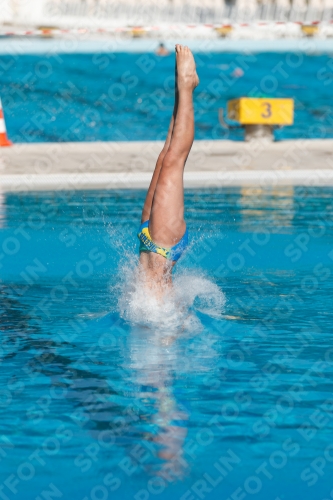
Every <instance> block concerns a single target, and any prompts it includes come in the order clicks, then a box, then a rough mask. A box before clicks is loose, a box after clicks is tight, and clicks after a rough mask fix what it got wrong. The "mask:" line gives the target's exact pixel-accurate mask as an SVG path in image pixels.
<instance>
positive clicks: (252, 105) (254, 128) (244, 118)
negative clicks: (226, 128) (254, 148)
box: [228, 97, 294, 140]
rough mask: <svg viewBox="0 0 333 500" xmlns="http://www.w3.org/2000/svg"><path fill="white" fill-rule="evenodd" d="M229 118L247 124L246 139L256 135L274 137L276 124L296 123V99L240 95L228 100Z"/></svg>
mask: <svg viewBox="0 0 333 500" xmlns="http://www.w3.org/2000/svg"><path fill="white" fill-rule="evenodd" d="M228 118H229V119H230V120H235V121H238V122H239V123H240V124H241V125H244V126H245V132H246V133H245V137H246V140H251V139H253V138H255V137H270V138H271V139H273V126H274V125H280V126H282V125H292V124H293V123H294V101H293V99H279V98H271V97H240V98H239V99H233V100H232V101H229V102H228Z"/></svg>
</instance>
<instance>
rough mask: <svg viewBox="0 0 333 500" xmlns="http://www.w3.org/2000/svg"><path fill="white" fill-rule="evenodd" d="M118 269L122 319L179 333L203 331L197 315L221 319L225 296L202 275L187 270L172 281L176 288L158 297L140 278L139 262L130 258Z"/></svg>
mask: <svg viewBox="0 0 333 500" xmlns="http://www.w3.org/2000/svg"><path fill="white" fill-rule="evenodd" d="M130 262H132V266H130V264H129V261H128V260H127V259H126V262H123V263H122V264H121V265H120V267H119V276H120V279H119V280H118V284H117V285H116V290H115V291H116V293H117V296H118V312H119V314H120V316H121V317H122V318H123V319H124V320H126V321H128V322H130V323H132V324H136V325H141V326H146V327H150V328H151V327H153V328H155V329H157V330H158V331H163V332H168V333H170V334H174V333H176V332H185V331H191V332H192V333H193V332H198V331H201V330H202V325H201V322H200V320H199V319H198V317H197V315H196V314H195V312H196V311H198V312H200V313H202V314H206V315H207V316H210V317H213V318H221V316H222V314H223V310H224V305H225V301H226V299H225V295H224V293H223V292H222V291H221V290H220V288H219V287H218V286H217V285H216V283H214V282H212V281H211V280H209V279H208V278H207V277H206V276H204V274H203V273H200V272H199V271H196V270H193V271H191V272H189V271H188V270H184V271H182V272H180V273H178V274H176V275H175V276H174V277H173V286H172V288H171V289H167V290H165V293H164V294H163V297H158V295H157V294H154V291H153V290H149V289H147V287H145V286H144V283H143V282H142V278H140V273H139V271H138V259H137V258H135V257H134V256H132V257H131V259H130Z"/></svg>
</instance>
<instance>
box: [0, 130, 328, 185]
mask: <svg viewBox="0 0 333 500" xmlns="http://www.w3.org/2000/svg"><path fill="white" fill-rule="evenodd" d="M162 144H163V143H162V142H85V143H44V144H42V143H38V144H36V143H34V144H16V145H14V146H12V147H9V148H0V190H1V191H3V192H15V191H32V190H58V191H59V190H77V189H144V188H147V186H148V185H149V182H150V179H151V174H152V171H153V168H154V166H155V161H156V158H157V155H158V153H159V151H160V149H161V147H162ZM281 185H297V186H333V140H332V139H323V140H317V139H313V140H289V141H281V142H273V143H267V142H262V141H260V142H251V143H245V142H234V141H196V142H195V143H194V145H193V148H192V152H191V154H190V157H189V159H188V162H187V165H186V170H185V187H187V188H210V187H227V186H258V187H264V186H281Z"/></svg>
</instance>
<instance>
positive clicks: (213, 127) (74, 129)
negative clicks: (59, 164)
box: [0, 41, 333, 142]
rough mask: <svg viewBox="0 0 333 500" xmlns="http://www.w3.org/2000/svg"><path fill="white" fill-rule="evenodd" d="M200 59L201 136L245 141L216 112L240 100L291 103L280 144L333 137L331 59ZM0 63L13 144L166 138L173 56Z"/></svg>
mask: <svg viewBox="0 0 333 500" xmlns="http://www.w3.org/2000/svg"><path fill="white" fill-rule="evenodd" d="M202 43H205V42H204V41H203V42H202ZM262 43H264V42H262ZM196 60H197V65H198V73H199V76H200V80H201V85H200V87H199V88H198V90H197V91H196V98H195V113H196V139H236V140H242V139H243V131H242V130H241V129H239V128H233V129H230V130H226V129H223V128H222V127H221V126H220V124H219V121H218V110H219V108H226V102H227V101H228V100H229V99H231V98H235V97H239V96H244V95H253V96H258V95H263V96H264V95H269V96H273V97H274V96H275V97H292V98H294V99H295V123H294V125H293V126H290V127H285V128H282V129H279V130H277V131H276V138H277V139H282V138H283V139H287V138H288V139H292V138H326V137H333V107H332V88H333V63H332V61H333V60H332V58H331V57H330V56H329V55H325V54H323V55H311V54H310V55H309V54H305V53H302V52H293V53H289V52H287V53H259V54H257V53H256V54H244V53H239V54H237V53H220V54H219V53H200V54H196ZM0 62H1V68H0V96H1V97H2V100H3V104H4V108H5V116H6V122H7V127H8V134H9V136H10V138H11V139H12V140H13V141H14V142H47V141H96V140H105V141H107V140H110V141H128V140H130V141H132V140H133V141H145V140H156V139H163V138H164V137H165V134H166V130H167V127H168V123H169V119H170V115H171V112H172V108H173V70H174V57H173V55H172V56H169V57H164V58H161V57H156V56H154V54H151V53H149V54H130V53H112V54H105V53H103V54H102V53H100V54H98V53H96V54H72V55H71V54H58V55H57V54H54V53H50V54H45V55H38V56H37V55H36V56H28V55H18V54H17V55H15V56H2V57H1V59H0Z"/></svg>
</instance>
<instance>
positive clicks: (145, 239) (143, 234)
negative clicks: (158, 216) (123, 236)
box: [138, 220, 188, 261]
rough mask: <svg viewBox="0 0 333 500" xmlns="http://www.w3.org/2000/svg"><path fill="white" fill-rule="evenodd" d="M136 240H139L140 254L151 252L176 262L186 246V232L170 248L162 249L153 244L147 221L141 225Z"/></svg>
mask: <svg viewBox="0 0 333 500" xmlns="http://www.w3.org/2000/svg"><path fill="white" fill-rule="evenodd" d="M138 238H139V240H140V249H139V251H140V253H141V252H153V253H158V254H159V255H162V256H163V257H165V258H166V259H168V260H172V261H177V260H178V259H179V257H180V256H181V255H182V253H183V252H184V250H185V249H186V247H187V245H188V231H187V229H186V231H185V234H184V236H183V237H182V239H181V240H180V241H179V242H178V243H177V244H176V245H174V246H173V247H171V248H163V247H160V246H158V245H156V243H154V242H153V240H152V239H151V236H150V234H149V220H147V221H146V222H144V223H143V224H141V226H140V229H139V232H138Z"/></svg>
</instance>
